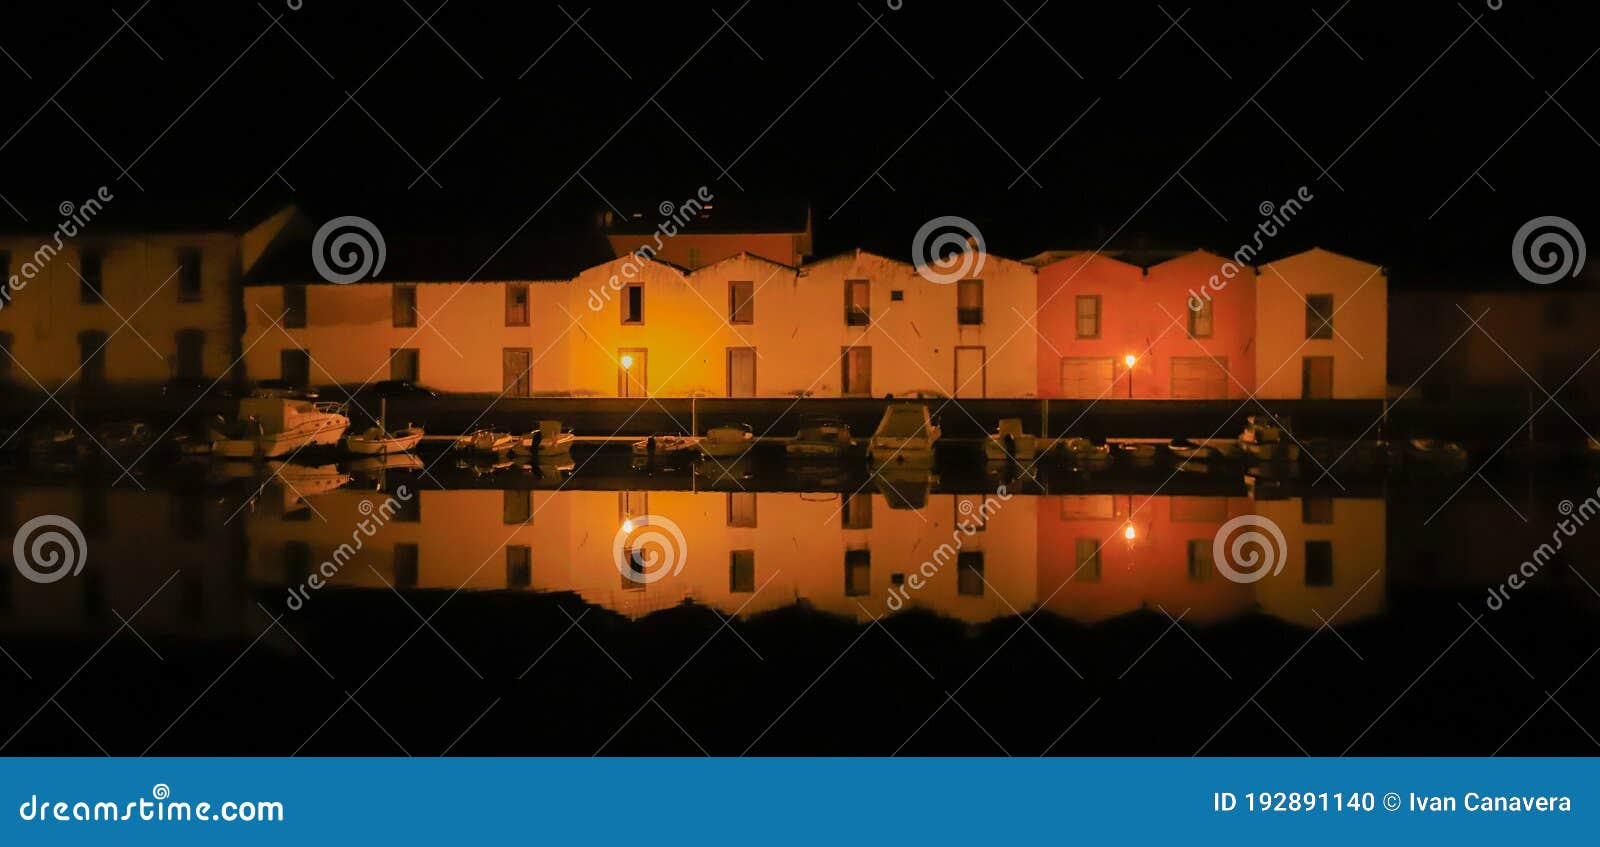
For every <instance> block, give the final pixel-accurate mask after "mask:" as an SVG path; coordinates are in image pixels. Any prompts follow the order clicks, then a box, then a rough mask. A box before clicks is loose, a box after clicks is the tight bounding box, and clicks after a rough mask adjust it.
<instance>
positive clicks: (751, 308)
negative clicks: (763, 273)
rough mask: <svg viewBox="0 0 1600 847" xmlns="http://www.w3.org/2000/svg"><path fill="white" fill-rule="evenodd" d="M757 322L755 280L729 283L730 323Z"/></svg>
mask: <svg viewBox="0 0 1600 847" xmlns="http://www.w3.org/2000/svg"><path fill="white" fill-rule="evenodd" d="M755 322H756V285H755V283H753V282H748V281H743V282H730V283H728V323H735V324H753V323H755Z"/></svg>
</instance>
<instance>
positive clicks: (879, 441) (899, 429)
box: [867, 403, 939, 465]
mask: <svg viewBox="0 0 1600 847" xmlns="http://www.w3.org/2000/svg"><path fill="white" fill-rule="evenodd" d="M938 440H939V425H938V424H936V423H934V422H933V421H932V420H931V419H930V418H929V416H928V407H927V406H926V405H925V404H922V403H891V404H889V406H888V408H886V409H884V410H883V418H882V419H881V420H879V421H878V428H877V430H876V431H874V432H873V433H872V439H871V440H870V441H868V442H867V452H868V454H869V455H871V456H872V460H873V461H874V462H876V463H878V464H889V463H892V464H896V465H931V464H933V445H934V443H935V442H937V441H938Z"/></svg>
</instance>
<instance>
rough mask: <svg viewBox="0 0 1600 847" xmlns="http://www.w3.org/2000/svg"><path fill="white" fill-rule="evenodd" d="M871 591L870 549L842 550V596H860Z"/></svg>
mask: <svg viewBox="0 0 1600 847" xmlns="http://www.w3.org/2000/svg"><path fill="white" fill-rule="evenodd" d="M871 591H872V551H871V550H846V551H844V596H846V597H862V596H865V595H866V594H868V593H870V592H871Z"/></svg>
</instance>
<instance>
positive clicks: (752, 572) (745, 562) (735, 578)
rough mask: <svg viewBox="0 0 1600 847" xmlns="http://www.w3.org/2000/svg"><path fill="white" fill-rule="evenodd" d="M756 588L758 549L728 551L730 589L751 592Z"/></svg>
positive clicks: (731, 590) (735, 591)
mask: <svg viewBox="0 0 1600 847" xmlns="http://www.w3.org/2000/svg"><path fill="white" fill-rule="evenodd" d="M755 590H756V551H754V550H733V551H730V552H729V553H728V591H729V592H730V593H733V594H749V593H751V592H752V591H755Z"/></svg>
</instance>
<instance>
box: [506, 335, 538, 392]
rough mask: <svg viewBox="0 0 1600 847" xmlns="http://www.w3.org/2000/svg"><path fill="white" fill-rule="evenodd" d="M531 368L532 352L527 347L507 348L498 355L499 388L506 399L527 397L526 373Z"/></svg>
mask: <svg viewBox="0 0 1600 847" xmlns="http://www.w3.org/2000/svg"><path fill="white" fill-rule="evenodd" d="M532 367H533V351H532V350H530V349H529V348H527V347H507V348H505V349H504V350H503V351H501V353H500V370H501V372H502V373H503V374H504V380H503V382H502V384H501V387H502V388H504V389H505V395H506V396H507V397H527V396H528V395H529V393H530V391H529V384H528V371H529V370H530V369H531V368H532Z"/></svg>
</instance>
